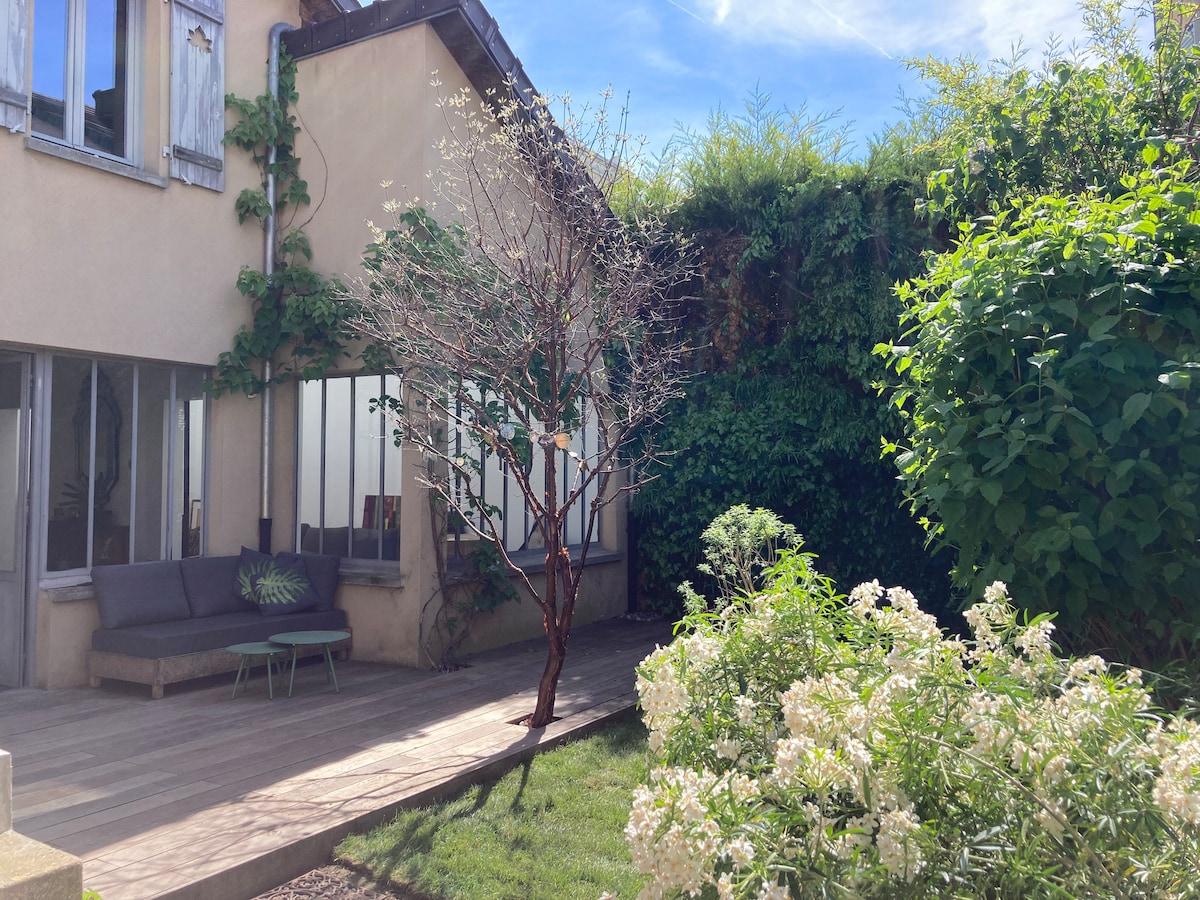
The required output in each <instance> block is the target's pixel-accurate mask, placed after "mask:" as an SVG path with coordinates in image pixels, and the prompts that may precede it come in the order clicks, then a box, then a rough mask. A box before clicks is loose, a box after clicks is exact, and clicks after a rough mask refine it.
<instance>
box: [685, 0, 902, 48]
mask: <svg viewBox="0 0 1200 900" xmlns="http://www.w3.org/2000/svg"><path fill="white" fill-rule="evenodd" d="M667 2H668V3H670V2H671V0H667ZM812 5H813V6H815V7H816V8H817V9H819V10H820V11H821V12H823V13H825V15H827V16H829V18H831V19H833V21H835V22H837V23H838V24H839V25H841V26H842V27H843V28H845V29H846V30H847V31H849V32H850V33H851V34H853V35H854V36H855V37H857V38H858V39H859V40H860V41H862V42H863V43H864V44H866V45H867V46H868V47H873V48H874V49H876V50H878V51H879V52H880V53H882V54H883V55H884V56H885V57H886V58H887V59H895V58H896V57H894V56H892V54H890V53H888V52H887V51H886V50H884V49H883V48H882V47H880V46H879V45H878V44H877V43H875V42H874V41H873V40H871V39H870V38H869V37H867V36H866V35H865V34H863V33H862V32H861V31H859V30H858V29H857V28H855V27H854V26H853V25H851V24H850V23H849V22H847V21H846V20H845V19H843V18H842V17H841V16H839V15H837V14H836V13H834V12H833V11H832V10H830V9H829V8H828V7H826V6H824V5H823V4H822V3H820V2H819V0H812Z"/></svg>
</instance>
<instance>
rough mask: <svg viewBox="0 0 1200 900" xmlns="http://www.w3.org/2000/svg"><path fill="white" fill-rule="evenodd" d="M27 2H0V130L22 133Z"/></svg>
mask: <svg viewBox="0 0 1200 900" xmlns="http://www.w3.org/2000/svg"><path fill="white" fill-rule="evenodd" d="M28 35H29V0H0V128H6V129H8V130H10V131H24V130H25V108H26V106H28V104H29V94H28V91H27V89H26V87H25V65H26V63H27V62H28V60H27V59H26V54H25V48H26V46H27V43H28Z"/></svg>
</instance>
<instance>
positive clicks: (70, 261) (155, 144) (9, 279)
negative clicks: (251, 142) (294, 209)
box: [0, 0, 299, 365]
mask: <svg viewBox="0 0 1200 900" xmlns="http://www.w3.org/2000/svg"><path fill="white" fill-rule="evenodd" d="M227 7H228V8H227V11H226V29H225V34H226V58H225V61H226V91H227V92H233V93H236V94H239V95H241V96H250V97H253V96H256V95H258V94H260V93H262V92H263V91H264V90H265V87H266V55H267V35H268V32H269V30H270V27H271V25H272V24H273V23H274V22H276V21H279V20H281V19H282V20H288V21H294V22H297V23H298V21H299V17H298V3H297V0H229V2H228V4H227ZM170 14H171V6H170V4H165V3H161V2H155V0H146V2H145V17H146V22H145V25H146V43H145V64H146V70H145V71H146V77H145V80H144V92H143V101H144V102H143V104H142V106H143V112H144V132H143V134H144V140H143V142H142V144H143V154H144V166H143V168H144V169H145V170H146V171H147V172H148V173H149V174H150V175H152V176H157V177H159V178H161V179H163V180H164V181H165V180H166V179H167V175H168V172H169V160H167V159H164V158H163V157H162V147H163V146H164V145H169V144H170V110H169V103H170V96H169V84H170V81H169V78H170V72H169V67H170V59H169V53H168V49H169V44H170V40H169V25H170ZM233 121H234V120H233V118H232V116H231V115H229V114H227V123H229V124H232V122H233ZM27 143H28V138H27V135H25V134H20V133H18V134H11V133H9V132H8V131H5V130H0V172H2V173H3V176H2V180H3V184H4V204H3V221H4V223H5V228H4V239H3V240H2V241H0V272H3V274H4V277H3V279H0V303H2V304H3V307H4V310H5V321H4V329H3V339H4V340H5V341H9V342H15V343H19V344H29V345H33V346H43V347H59V348H69V349H72V350H81V351H87V352H95V353H106V354H114V355H122V356H132V357H140V358H144V359H158V360H169V361H173V362H186V363H196V364H201V365H211V364H212V363H214V362H215V361H216V358H217V354H218V353H219V352H220V351H221V350H223V349H225V348H226V347H228V345H229V341H230V337H231V336H232V334H233V333H234V331H236V329H237V327H238V326H239V325H240V324H242V322H243V321H244V320H245V316H246V303H245V301H244V300H243V299H242V298H241V296H240V295H239V294H238V293H237V291H236V289H235V287H234V280H235V279H236V277H237V273H238V270H239V268H240V267H241V266H242V265H243V264H250V265H255V264H258V263H259V261H260V259H261V254H262V249H261V248H262V239H261V232H260V231H259V230H258V229H257V228H256V227H255V226H254V225H250V224H247V225H245V226H239V225H238V224H237V219H236V216H235V215H234V211H233V202H234V198H235V197H236V196H237V194H238V192H239V191H240V190H241V189H242V188H244V187H248V186H253V185H257V184H258V180H259V179H258V174H257V171H256V170H255V169H254V168H253V166H252V164H251V162H250V161H249V160H248V158H247V157H246V155H245V154H243V153H241V152H240V151H238V150H236V149H234V148H227V149H226V153H225V172H226V177H225V191H224V193H218V192H214V191H210V190H207V189H204V188H199V187H194V186H189V185H185V184H183V183H182V182H179V181H170V182H169V183H168V184H167V186H166V187H160V186H157V185H152V184H144V183H141V182H139V181H135V180H132V179H130V178H125V177H121V176H119V175H115V174H111V173H109V172H106V171H103V170H101V169H99V168H95V167H92V166H88V165H84V164H81V163H78V162H75V161H71V160H64V159H59V158H57V157H55V156H51V155H49V154H47V153H41V152H37V151H35V150H32V149H29V148H28V146H27Z"/></svg>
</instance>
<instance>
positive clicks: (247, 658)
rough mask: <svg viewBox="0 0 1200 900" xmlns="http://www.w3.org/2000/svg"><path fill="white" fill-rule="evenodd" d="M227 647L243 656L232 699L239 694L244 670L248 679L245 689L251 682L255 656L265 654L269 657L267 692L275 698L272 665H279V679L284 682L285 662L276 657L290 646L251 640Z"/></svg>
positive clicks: (231, 651)
mask: <svg viewBox="0 0 1200 900" xmlns="http://www.w3.org/2000/svg"><path fill="white" fill-rule="evenodd" d="M225 649H226V650H228V651H229V652H230V653H236V654H237V655H238V656H240V657H241V658H242V661H241V662H240V663H239V664H238V671H237V678H235V679H234V681H233V696H232V697H230V699H231V700H232V699H233V697H236V696H237V692H238V685H239V684H242V672H243V671H245V673H246V681H245V683H244V684H243V685H242V686H243V689H244V688H245V685H246V684H249V683H250V670H251V669H252V668H253V667H254V657H256V656H265V657H266V658H267V694H268V696H270V698H271V699H272V700H274V699H275V673H274V670H273V669H272V665H276V666H278V668H279V679H280V683H281V684H282V683H283V663H282V661H279V660H276V659H275V657H276V656H278V655H279V654H280V653H286V652H287V649H288V648H287V647H284V646H281V645H280V644H273V643H271V642H270V641H250V642H249V643H245V644H233V645H231V646H229V647H226V648H225Z"/></svg>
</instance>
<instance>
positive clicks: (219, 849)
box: [0, 620, 670, 900]
mask: <svg viewBox="0 0 1200 900" xmlns="http://www.w3.org/2000/svg"><path fill="white" fill-rule="evenodd" d="M669 638H670V631H669V629H668V628H667V626H665V625H664V624H662V623H635V622H629V621H624V620H614V621H612V622H607V623H602V624H599V625H592V626H588V627H585V628H580V629H576V631H575V633H574V634H572V636H571V647H570V653H569V655H568V658H567V665H566V669H565V670H564V673H563V678H562V682H561V685H560V688H559V694H558V703H557V707H556V712H557V714H558V715H559V716H560V717H561V720H560V721H558V722H555V723H554V724H553V725H551V726H550V727H547V728H545V729H541V730H539V731H530V730H529V729H527V728H525V727H523V726H517V725H512V724H509V723H510V722H511V721H513V720H515V719H517V718H519V717H520V716H522V715H525V714H527V713H529V712H530V711H532V709H533V700H534V697H535V695H536V688H537V679H538V676H539V675H540V674H541V669H542V666H543V664H544V662H545V651H544V643H543V642H541V641H535V642H531V643H528V644H521V645H517V646H514V647H510V648H506V649H504V650H499V651H493V652H490V653H486V654H481V655H479V656H477V657H475V658H474V659H473V660H472V665H471V666H469V667H468V668H464V669H460V670H459V671H457V672H451V673H443V674H439V673H433V672H423V671H417V670H412V669H404V668H398V667H390V666H382V665H375V664H370V663H359V662H353V661H351V662H344V663H340V664H338V666H337V672H338V681H339V682H340V686H341V689H342V692H341V694H335V693H334V692H333V688H332V686H331V685H327V684H326V681H325V674H324V669H323V667H321V666H317V665H309V666H305V667H303V668H301V669H299V670H297V673H296V690H295V695H294V696H293V697H292V698H290V699H289V698H287V697H286V690H285V692H284V694H285V695H284V696H279V695H278V694H277V696H276V699H275V700H274V701H271V700H268V699H267V685H266V682H265V680H264V679H263V676H262V670H261V668H260V669H256V670H255V676H254V679H253V680H252V681H251V682H250V686H249V690H248V691H247V692H246V693H239V694H238V696H237V698H236V699H231V698H230V691H231V689H232V686H233V675H232V674H230V675H228V676H217V677H214V678H212V679H206V680H204V681H202V682H195V683H190V684H184V685H176V686H173V687H170V688H168V689H167V695H166V697H165V698H164V699H162V700H150V699H149V696H148V690H147V689H146V688H144V687H140V686H132V685H121V684H117V685H115V686H114V685H112V684H110V683H106V686H105V687H104V688H101V689H99V690H91V689H79V690H68V691H53V692H47V691H37V690H29V689H21V690H0V748H3V749H5V750H7V751H9V752H10V753H11V754H12V758H13V813H14V825H13V827H14V828H15V829H16V830H17V831H18V832H21V833H22V834H24V835H26V836H28V837H31V838H34V839H36V840H39V841H42V842H44V843H47V844H51V845H53V846H55V847H59V848H61V849H63V850H66V851H68V852H70V853H74V854H76V855H77V856H79V857H81V858H82V859H83V861H84V865H83V877H84V885H85V886H86V887H89V888H92V889H94V890H98V891H99V892H100V893H101V894H102V895H103V897H104V900H149V898H160V897H164V898H165V897H170V898H189V900H240V898H247V900H248V898H252V897H254V896H256V895H257V894H259V893H261V892H263V891H265V890H268V889H270V888H271V887H274V886H275V885H278V884H281V883H283V882H285V881H287V880H289V879H290V878H293V877H295V876H296V875H299V874H301V873H303V872H306V871H308V870H309V869H310V868H313V867H315V866H318V865H322V864H323V863H325V862H326V861H327V860H328V858H329V854H330V851H331V849H332V848H333V846H334V845H335V844H336V843H337V842H338V841H339V840H340V839H341V838H342V837H344V836H345V835H346V834H348V833H350V832H351V831H358V830H363V829H365V828H369V827H371V826H373V825H375V824H377V823H379V822H382V821H385V820H386V819H387V818H388V817H389V816H390V815H391V814H392V813H393V812H394V811H395V810H396V809H397V808H399V807H401V806H410V805H416V804H420V803H422V802H429V801H430V800H432V799H434V798H436V797H437V796H439V795H441V794H444V793H448V792H450V791H453V790H455V789H457V788H459V787H461V786H462V785H463V784H465V783H467V782H469V781H471V780H474V779H476V778H478V777H480V776H481V775H482V774H485V773H486V772H487V771H489V770H492V769H497V768H502V767H506V766H507V765H511V764H512V762H514V761H516V760H518V759H520V758H523V757H525V756H528V755H530V754H532V753H534V752H536V751H537V750H538V749H539V748H542V747H545V746H546V745H548V744H554V743H557V742H559V741H561V740H562V739H563V738H564V737H566V736H569V735H571V734H574V733H579V732H581V731H586V730H588V729H589V728H593V727H595V726H596V725H597V724H599V723H601V722H603V721H605V720H606V719H608V718H611V717H612V716H614V715H617V714H620V713H622V712H624V711H627V710H628V709H629V708H630V707H631V706H632V705H633V702H634V699H635V695H634V692H633V686H634V677H635V676H634V667H635V666H636V665H637V663H639V662H640V661H641V660H642V658H643V657H644V656H645V655H646V653H648V652H649V651H650V650H651V649H653V647H654V645H655V643H656V642H665V641H667V640H669Z"/></svg>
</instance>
